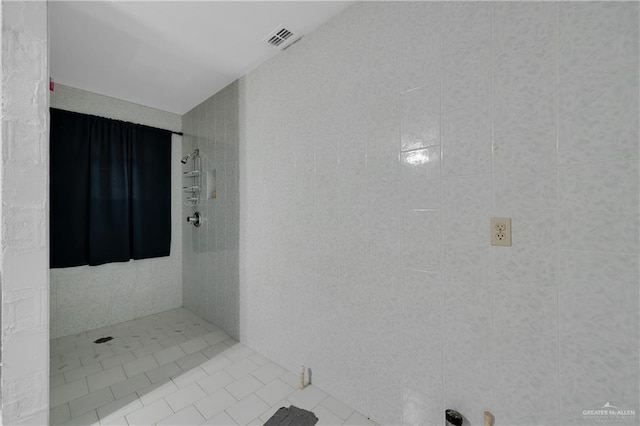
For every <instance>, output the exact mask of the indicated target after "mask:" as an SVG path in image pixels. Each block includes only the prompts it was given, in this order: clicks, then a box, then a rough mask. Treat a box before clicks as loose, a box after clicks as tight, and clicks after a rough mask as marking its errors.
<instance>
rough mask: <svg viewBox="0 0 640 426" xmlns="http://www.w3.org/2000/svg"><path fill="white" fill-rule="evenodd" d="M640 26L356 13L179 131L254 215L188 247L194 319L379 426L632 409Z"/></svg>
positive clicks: (584, 9)
mask: <svg viewBox="0 0 640 426" xmlns="http://www.w3.org/2000/svg"><path fill="white" fill-rule="evenodd" d="M638 27H640V25H638V5H637V4H636V3H623V2H589V3H577V2H557V3H552V2H393V3H378V2H375V3H358V4H355V5H353V6H352V7H350V8H349V9H347V10H345V12H344V13H341V14H340V15H338V16H336V17H335V18H334V19H332V20H330V21H329V22H327V24H326V25H324V26H322V27H321V28H319V29H318V30H317V31H316V32H314V33H313V34H308V35H307V36H306V37H305V38H304V39H303V40H302V41H301V42H300V43H299V44H297V45H296V46H295V47H293V48H292V49H289V50H288V51H287V53H286V55H280V56H278V57H275V58H273V59H272V60H271V61H269V62H268V63H266V64H264V65H262V66H260V67H258V68H257V69H255V70H254V71H252V72H251V73H249V74H248V75H247V76H245V77H243V78H242V79H240V80H239V81H238V82H237V84H235V85H233V86H230V87H229V88H228V90H227V91H225V92H224V93H222V92H221V93H218V94H216V95H215V96H214V97H213V98H212V99H211V100H209V101H206V102H205V103H203V104H202V105H200V106H198V107H196V108H195V109H194V110H193V111H192V112H190V113H189V114H187V115H186V116H185V121H184V124H185V129H186V130H185V131H186V133H188V134H190V135H192V136H190V137H189V138H187V137H185V141H186V144H185V149H186V150H189V149H192V148H193V147H195V146H196V145H200V146H205V147H206V148H205V149H207V150H208V152H209V153H214V154H215V155H211V156H212V157H216V158H218V159H219V158H223V157H224V158H225V159H226V158H228V159H230V160H231V161H228V162H227V161H224V162H225V163H226V165H216V167H220V169H219V170H220V173H223V174H224V176H225V179H229V180H228V181H226V183H228V185H226V188H225V196H227V195H231V194H232V193H233V192H234V191H235V189H236V186H235V185H236V183H237V184H238V186H237V189H238V200H239V203H240V206H241V207H242V208H241V209H240V210H239V211H238V212H239V215H238V216H235V211H234V210H233V208H234V206H235V205H234V204H233V203H234V202H235V201H236V200H235V199H234V201H233V203H231V204H225V205H221V204H222V203H221V202H220V201H221V200H222V198H221V199H220V200H216V201H215V203H216V205H215V207H214V208H213V209H212V210H211V211H210V214H212V215H213V216H212V217H213V218H214V219H212V220H211V221H210V222H209V224H211V223H214V224H216V226H217V228H216V227H215V226H214V227H212V226H211V225H209V228H208V229H207V237H206V238H204V239H206V243H205V244H204V245H203V244H202V242H203V240H204V239H203V238H202V233H190V232H189V233H187V232H185V252H186V251H187V249H189V250H192V252H190V254H189V256H186V257H185V277H187V276H189V277H190V278H189V279H186V278H185V301H188V302H186V303H187V306H189V307H193V309H196V310H200V311H199V312H207V315H208V318H209V319H211V320H213V321H214V322H215V323H216V324H217V325H221V326H224V329H225V330H227V331H229V330H231V331H232V332H231V335H234V336H236V337H237V335H235V334H234V333H236V330H239V332H240V334H239V335H241V336H242V340H243V343H246V344H248V345H250V346H251V347H252V348H254V349H257V350H259V351H261V352H262V353H264V354H268V355H269V356H270V357H271V358H272V359H274V360H275V361H277V363H278V364H279V365H282V366H283V367H285V369H286V370H290V371H298V369H299V368H300V364H305V365H307V366H309V367H311V368H312V370H313V374H314V380H316V382H315V383H317V384H318V386H319V387H320V388H322V389H325V390H329V391H330V392H331V393H332V394H334V395H335V396H336V397H338V398H340V399H341V400H343V401H345V402H347V403H348V404H349V405H350V406H353V407H354V408H356V409H358V410H360V411H363V412H367V413H368V414H370V415H371V418H372V419H374V420H377V421H378V422H380V423H385V424H400V423H403V422H404V423H405V424H441V423H442V411H443V410H444V409H445V408H448V407H451V406H455V407H458V408H459V409H460V410H461V411H463V414H465V415H466V416H467V419H468V423H469V424H470V425H477V424H480V418H479V417H478V416H476V414H473V413H481V412H482V411H483V410H485V409H490V410H492V411H494V412H495V414H496V417H497V418H498V419H501V420H500V422H503V423H505V424H510V425H511V424H513V425H514V426H523V425H541V424H544V425H564V424H565V423H567V424H571V423H574V424H584V423H585V419H584V418H582V414H581V413H582V410H584V409H590V408H592V407H594V404H595V408H598V407H602V405H604V404H605V403H606V402H608V401H609V402H611V404H626V403H627V402H626V401H627V397H628V396H629V397H634V398H636V399H637V390H633V389H632V387H633V386H635V388H638V378H637V374H636V373H635V370H634V368H631V367H630V365H631V362H633V361H634V360H635V359H636V358H637V355H638V350H637V344H638V342H637V334H638V330H637V324H638V318H637V313H638V312H639V311H640V309H639V305H638V304H639V302H638V293H637V292H638V286H639V284H638V274H637V268H638V265H637V256H638V252H639V250H640V244H639V242H638V235H639V230H640V226H639V225H638V223H639V214H638V205H639V204H640V202H639V200H638V193H640V188H639V187H638V185H639V184H638V182H639V179H638V166H637V163H638V161H637V160H638V158H639V155H638V151H639V150H638V134H639V132H638V115H639V114H638V108H639V107H638V90H637V89H638V79H637V75H638V48H637V40H638ZM225 102H227V104H225ZM226 105H230V106H231V110H230V111H231V112H230V113H229V112H227V113H225V112H224V111H225V109H226ZM274 105H278V108H274ZM236 111H237V117H236V116H235V114H236ZM225 114H230V115H225ZM187 129H188V130H187ZM222 134H224V135H225V137H224V138H222V139H224V142H222V143H223V144H224V145H225V146H226V147H230V148H231V149H230V152H229V151H224V153H223V152H222V151H219V150H218V148H217V147H218V145H216V144H217V143H218V142H217V141H218V140H219V139H221V136H220V135H222ZM229 135H231V139H229V138H227V136H229ZM234 138H235V139H234ZM211 141H214V142H211ZM236 143H237V144H238V149H237V151H236V150H235V148H234V144H236ZM188 144H191V145H188ZM236 152H237V154H238V155H237V157H236V156H235V155H234V154H235V153H236ZM227 155H228V157H227ZM236 159H237V164H236V163H235V162H236ZM227 167H230V169H229V168H227ZM222 170H224V171H222ZM230 170H237V171H238V173H239V174H238V180H234V179H233V176H229V174H230V172H229V171H230ZM226 183H225V184H226ZM216 209H217V210H216ZM220 210H224V211H225V212H230V211H233V212H234V214H232V215H231V216H232V217H239V228H238V229H237V232H238V234H237V236H238V242H239V252H238V256H237V257H236V252H235V251H234V250H235V246H234V248H233V249H231V250H229V251H226V252H225V249H222V248H221V246H219V244H218V242H219V241H228V240H227V237H228V236H229V234H225V237H224V238H223V237H222V236H219V234H218V233H219V231H220V230H222V229H227V230H230V229H231V230H233V229H234V228H233V227H234V226H236V224H237V223H238V222H227V220H230V219H229V215H226V216H224V215H223V216H224V218H223V219H224V220H218V219H219V216H216V215H217V214H218V213H219V211H220ZM492 216H506V217H510V218H512V239H513V245H512V246H511V247H491V246H490V245H489V219H490V217H492ZM216 220H217V221H216ZM228 224H231V225H230V226H229V225H228ZM232 234H233V232H232ZM232 239H233V238H232ZM225 248H226V247H225ZM220 252H225V254H224V255H223V254H222V253H220ZM191 254H193V256H191ZM224 256H226V258H225V259H227V260H225V261H221V260H220V258H223V257H224ZM236 258H237V259H238V262H237V263H234V262H230V263H227V261H228V259H236ZM212 265H215V267H214V266H212ZM222 265H225V266H224V267H222ZM227 265H232V266H233V267H236V266H237V268H238V269H237V271H238V275H237V276H236V275H235V273H232V274H231V276H225V274H226V272H224V273H221V272H220V271H225V270H226V269H225V268H226V267H227ZM599 302H602V303H599ZM212 307H213V308H214V309H212ZM225 309H226V310H227V311H225ZM229 323H231V324H229ZM625 336H629V337H628V338H627V337H625ZM590 339H591V340H590ZM596 340H598V341H600V342H607V343H610V344H611V345H612V349H611V351H612V354H613V358H612V359H614V358H615V362H620V364H619V365H620V368H621V369H623V370H627V371H630V372H631V373H630V374H629V375H628V376H626V379H625V378H621V377H620V376H618V375H617V374H618V373H611V375H610V376H609V375H608V373H609V372H610V371H609V370H610V369H613V367H612V365H613V364H611V361H610V360H609V358H608V356H607V355H606V354H605V351H604V349H603V348H602V347H600V346H603V345H604V343H600V344H597V343H596ZM625 341H626V343H624V342H625ZM592 343H593V344H592ZM627 344H628V347H627V346H625V345H627ZM599 345H600V346H599ZM632 347H633V348H634V350H631V349H629V351H628V352H627V349H625V348H632ZM212 351H215V350H212ZM625 357H626V358H625ZM623 358H625V359H626V361H624V360H623ZM249 360H250V361H252V362H253V361H255V360H254V358H252V357H251V355H250V356H249ZM239 361H241V360H230V359H227V360H226V361H218V362H219V363H220V364H219V365H214V364H211V365H204V366H203V369H204V370H205V371H207V368H210V369H211V373H214V372H215V371H225V369H228V368H234V367H233V365H234V364H236V363H237V362H239ZM255 364H256V365H263V364H260V363H259V362H255ZM574 364H576V365H580V366H586V367H580V368H578V369H577V370H575V369H573V367H574ZM598 364H603V365H604V367H603V368H602V371H603V373H602V374H600V373H594V374H593V379H590V378H587V376H589V373H587V370H588V369H589V368H594V369H597V367H596V366H597V365H598ZM337 366H338V367H337ZM235 368H237V369H238V371H237V373H238V374H241V373H242V374H244V373H245V372H246V371H242V369H241V368H240V367H235ZM576 368H577V367H576ZM214 370H215V371H214ZM234 371H235V370H234ZM254 372H255V375H254V377H256V378H257V379H258V380H260V381H261V382H262V383H264V384H265V385H266V386H269V385H270V382H269V380H268V379H271V376H272V374H266V372H265V370H260V367H258V368H256V369H255V370H253V371H251V372H249V373H248V375H251V374H253V373H254ZM262 374H265V375H264V376H262ZM273 374H275V373H273ZM581 375H585V378H581ZM229 376H230V377H232V378H233V376H232V375H229ZM606 377H610V378H606ZM279 380H281V381H282V382H284V383H286V384H287V385H288V386H291V387H292V388H294V389H295V387H296V386H297V385H296V377H295V375H283V376H280V378H279ZM592 380H593V382H594V383H595V384H594V385H593V386H591V381H592ZM618 380H619V381H620V385H619V386H616V384H615V383H616V381H618ZM211 385H212V389H211V390H212V391H214V392H215V391H219V390H220V388H221V387H224V386H225V385H226V384H216V385H215V386H214V383H211ZM632 385H633V386H632ZM272 386H275V385H272ZM627 386H628V388H627ZM583 388H584V389H583ZM263 389H264V388H263ZM586 389H591V390H586ZM256 392H257V393H260V392H261V391H260V390H258V391H256ZM277 396H280V395H277ZM293 398H294V399H295V398H296V397H293ZM616 398H617V399H618V400H616V401H614V399H616ZM287 399H288V400H289V397H287ZM506 404H508V406H509V407H517V408H516V409H510V410H506V408H505V407H506ZM501 407H502V408H501ZM270 408H271V407H270ZM323 408H325V409H326V410H327V411H323V412H322V413H323V415H321V416H320V417H324V419H326V421H329V422H330V421H334V420H335V418H334V417H331V415H333V416H336V417H339V418H341V419H342V420H344V421H349V422H351V423H354V424H357V423H365V424H366V422H367V421H368V420H367V419H366V417H361V416H360V415H355V414H353V413H349V414H348V417H346V418H345V416H347V414H345V413H342V412H340V413H339V412H336V411H340V410H339V409H336V411H333V410H332V407H330V406H326V405H323ZM626 408H629V407H626ZM334 409H335V407H334ZM631 409H634V407H632V408H631ZM265 411H266V410H265ZM565 411H566V413H565ZM330 413H331V415H330ZM572 413H573V414H572ZM576 413H577V415H578V417H575V416H574V417H572V415H575V414H576ZM216 416H221V417H220V421H232V420H231V419H229V418H225V417H224V416H222V415H221V414H217V415H216ZM260 416H261V418H262V417H263V414H262V413H261V414H260ZM214 417H215V416H214ZM329 419H333V420H329ZM253 420H254V419H251V420H249V421H253ZM262 420H264V419H262ZM321 421H324V420H323V419H322V418H321ZM634 421H636V422H637V417H636V418H635V419H634Z"/></svg>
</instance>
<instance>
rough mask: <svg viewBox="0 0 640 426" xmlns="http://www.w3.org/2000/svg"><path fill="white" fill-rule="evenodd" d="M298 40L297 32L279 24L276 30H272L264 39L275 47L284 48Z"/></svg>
mask: <svg viewBox="0 0 640 426" xmlns="http://www.w3.org/2000/svg"><path fill="white" fill-rule="evenodd" d="M294 40H296V34H295V32H294V31H293V30H291V29H289V28H286V27H285V26H284V25H280V26H278V28H276V29H275V30H273V31H271V33H269V35H268V36H266V37H265V38H264V41H265V42H266V43H267V44H268V45H270V46H273V47H276V48H278V49H284V48H286V47H287V46H288V45H290V44H291V43H292V42H293V41H294Z"/></svg>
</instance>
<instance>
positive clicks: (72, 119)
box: [50, 108, 171, 268]
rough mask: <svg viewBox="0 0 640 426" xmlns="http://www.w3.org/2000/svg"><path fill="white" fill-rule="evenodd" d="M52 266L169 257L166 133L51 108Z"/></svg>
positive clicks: (168, 149)
mask: <svg viewBox="0 0 640 426" xmlns="http://www.w3.org/2000/svg"><path fill="white" fill-rule="evenodd" d="M50 155H51V161H50V168H51V171H50V174H51V188H50V195H51V215H50V219H51V220H50V222H51V223H50V230H51V234H50V235H51V267H52V268H64V267H70V266H79V265H87V264H88V265H100V264H103V263H109V262H125V261H128V260H129V259H144V258H149V257H160V256H168V255H169V248H170V245H171V132H170V131H168V130H161V129H156V128H152V127H147V126H142V125H139V124H133V123H126V122H123V121H118V120H111V119H106V118H101V117H96V116H91V115H86V114H79V113H75V112H70V111H62V110H59V109H54V108H52V109H51V134H50Z"/></svg>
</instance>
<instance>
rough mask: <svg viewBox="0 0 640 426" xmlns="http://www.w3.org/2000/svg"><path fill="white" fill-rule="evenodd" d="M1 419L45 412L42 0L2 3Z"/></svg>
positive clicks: (13, 421) (26, 419)
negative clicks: (40, 0)
mask: <svg viewBox="0 0 640 426" xmlns="http://www.w3.org/2000/svg"><path fill="white" fill-rule="evenodd" d="M0 7H1V8H2V14H1V15H2V36H1V39H2V72H1V81H2V89H1V94H2V121H1V125H0V133H1V134H2V143H1V145H2V151H1V152H2V154H1V156H2V162H1V163H0V171H1V172H0V175H1V178H0V197H1V199H2V207H1V211H0V214H1V216H0V222H1V228H0V229H1V230H0V233H1V241H2V250H1V252H0V271H1V272H2V386H1V387H2V390H1V392H0V394H1V397H2V406H1V409H0V411H1V416H0V424H6V425H18V424H32V425H43V424H47V423H48V418H49V407H48V404H49V324H48V284H49V274H48V266H49V244H48V232H47V230H48V213H49V191H48V184H49V177H48V165H49V154H48V153H49V145H48V140H49V122H48V118H49V113H48V106H49V97H48V73H49V72H48V71H49V70H48V54H47V47H48V37H47V5H46V2H39V1H29V2H24V1H14V2H2V4H1V6H0Z"/></svg>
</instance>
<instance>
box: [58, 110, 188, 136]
mask: <svg viewBox="0 0 640 426" xmlns="http://www.w3.org/2000/svg"><path fill="white" fill-rule="evenodd" d="M49 109H57V110H60V111H67V112H72V113H74V114H82V115H89V116H92V117H99V118H106V119H107V120H114V121H122V122H123V123H131V124H137V125H139V126H145V127H151V128H154V129H159V130H166V131H167V132H171V133H172V134H174V135H178V136H184V133H182V132H176V131H174V130H170V129H161V128H160V127H156V126H149V125H147V124H142V123H134V122H133V121H125V120H120V119H119V118H113V117H105V116H103V115H96V114H87V113H86V112H79V111H74V110H70V109H64V108H56V107H52V106H50V107H49Z"/></svg>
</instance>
